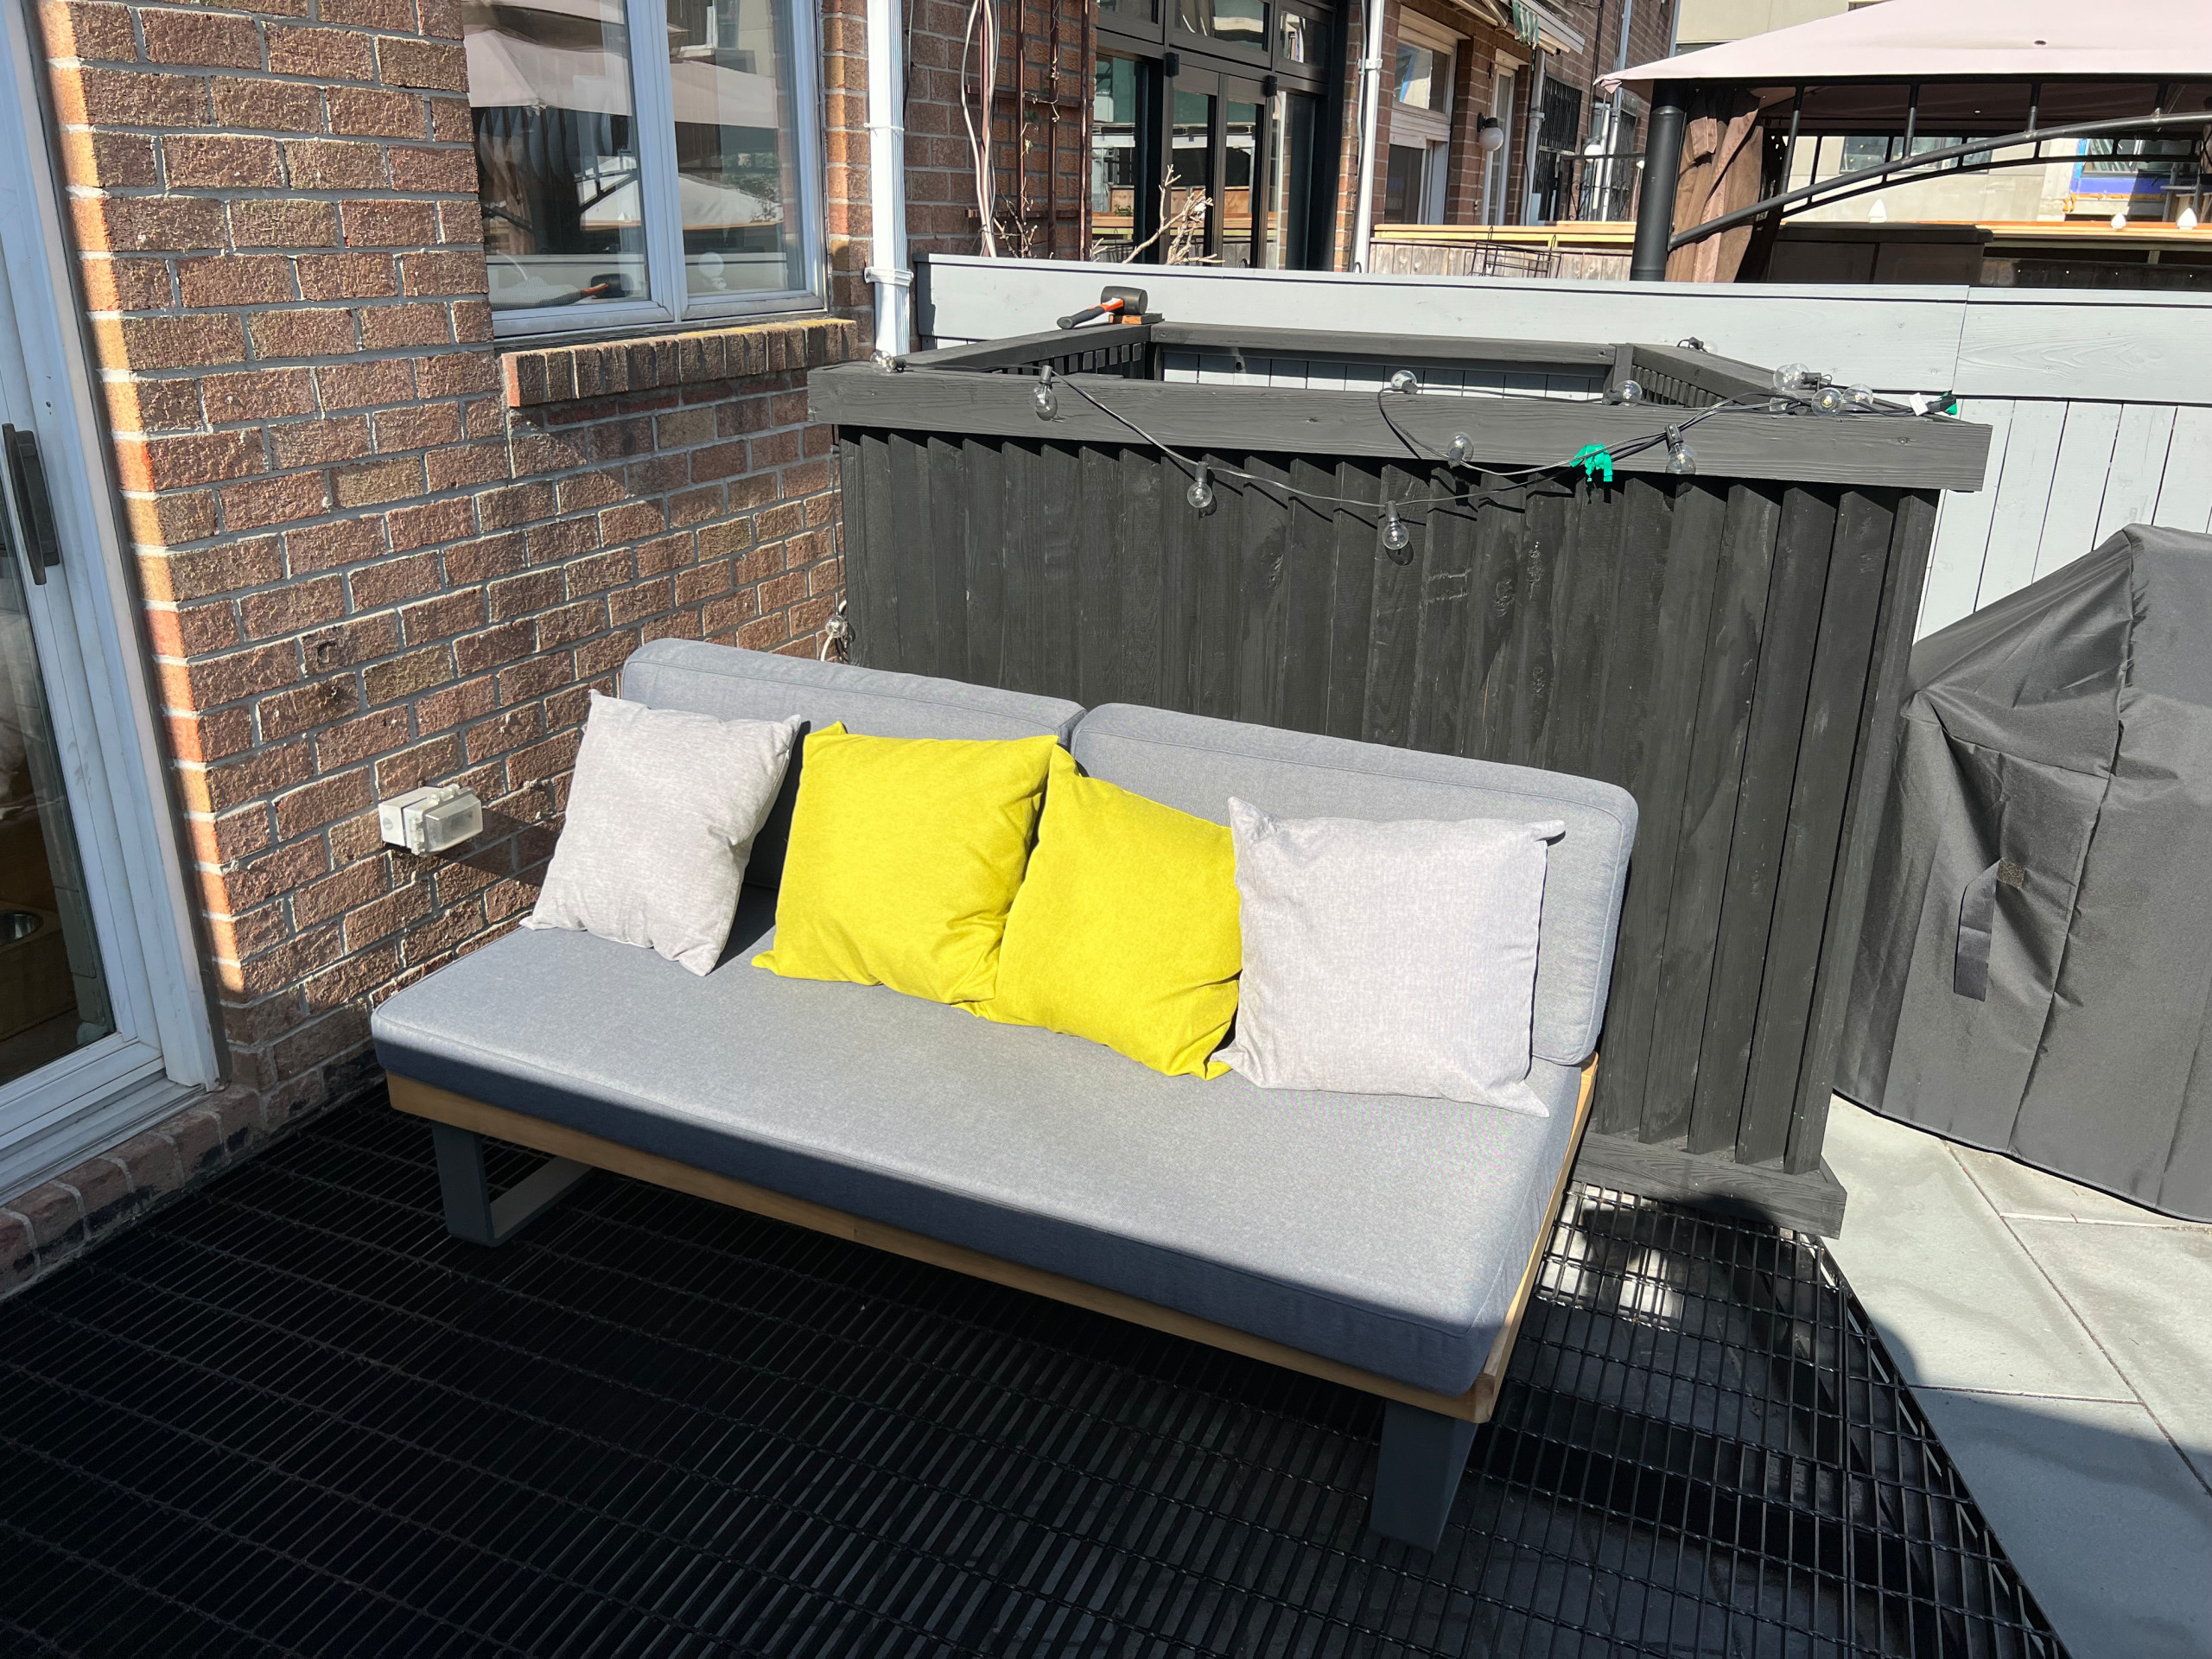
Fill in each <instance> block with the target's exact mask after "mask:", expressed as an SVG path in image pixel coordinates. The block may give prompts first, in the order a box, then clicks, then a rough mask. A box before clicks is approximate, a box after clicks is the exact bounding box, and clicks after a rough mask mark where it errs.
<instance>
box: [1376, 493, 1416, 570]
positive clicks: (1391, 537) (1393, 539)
mask: <svg viewBox="0 0 2212 1659" xmlns="http://www.w3.org/2000/svg"><path fill="white" fill-rule="evenodd" d="M1413 539H1414V533H1413V531H1411V530H1409V529H1408V528H1407V525H1406V521H1405V520H1404V519H1402V518H1399V517H1398V509H1397V507H1396V506H1395V505H1391V506H1388V507H1385V508H1384V509H1383V546H1384V547H1385V548H1386V549H1388V550H1389V551H1390V552H1391V553H1392V554H1398V553H1402V552H1404V551H1405V550H1406V549H1408V547H1410V546H1412V545H1413ZM1399 563H1404V561H1403V560H1400V561H1399Z"/></svg>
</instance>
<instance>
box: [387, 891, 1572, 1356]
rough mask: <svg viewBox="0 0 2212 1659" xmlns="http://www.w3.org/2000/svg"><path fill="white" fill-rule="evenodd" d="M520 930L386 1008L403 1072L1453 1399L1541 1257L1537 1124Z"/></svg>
mask: <svg viewBox="0 0 2212 1659" xmlns="http://www.w3.org/2000/svg"><path fill="white" fill-rule="evenodd" d="M772 906H773V899H772V895H771V894H768V893H763V892H760V891H759V890H757V889H748V890H747V894H746V896H745V898H744V899H743V900H742V901H741V905H740V908H739V912H738V920H737V925H736V926H734V928H733V929H732V930H731V933H730V940H731V949H730V950H729V951H728V954H727V955H726V956H725V958H724V960H723V963H722V965H721V967H719V968H717V969H715V972H713V973H711V974H709V975H708V976H705V977H704V978H700V977H697V976H694V975H691V974H688V973H686V972H684V971H683V969H682V968H680V967H677V965H676V964H674V963H669V962H664V961H663V960H662V959H661V958H660V957H657V956H655V955H654V954H653V953H652V951H650V950H639V949H636V948H635V947H632V946H628V945H622V944H610V943H608V942H607V941H605V940H602V939H597V938H592V937H591V936H589V935H588V934H583V933H573V932H565V931H563V932H518V933H514V934H511V935H509V936H508V937H507V938H504V939H501V940H499V942H498V943H497V944H492V945H490V946H487V947H486V949H484V950H479V951H477V952H475V953H474V955H471V956H468V957H464V958H462V959H461V961H459V962H457V963H453V964H452V965H451V966H449V967H447V968H445V969H441V970H440V971H439V972H437V973H435V974H434V975H432V976H429V978H427V979H425V980H423V981H422V982H419V983H417V984H416V985H413V986H411V987H410V988H407V989H406V990H404V991H402V992H400V993H399V994H398V995H396V996H394V997H392V998H391V1000H390V1001H386V1002H385V1004H384V1006H383V1007H380V1008H379V1009H378V1010H377V1013H376V1016H375V1020H374V1029H375V1034H376V1043H377V1052H378V1056H379V1057H380V1058H382V1060H383V1062H384V1064H385V1065H386V1066H387V1067H389V1068H390V1069H391V1071H394V1072H397V1073H398V1074H399V1075H401V1076H403V1077H413V1078H416V1079H419V1080H420V1081H422V1082H424V1083H429V1084H435V1085H437V1086H439V1087H441V1088H444V1089H450V1090H454V1091H455V1092H457V1093H459V1094H462V1095H467V1096H473V1097H474V1098H476V1099H479V1100H483V1101H486V1102H489V1103H492V1104H493V1105H496V1106H503V1107H506V1108H508V1109H512V1110H514V1111H518V1112H521V1113H524V1114H527V1115H529V1116H532V1117H537V1118H541V1119H543V1120H545V1121H547V1122H555V1123H561V1124H565V1125H568V1126H569V1127H570V1128H576V1129H581V1130H583V1131H585V1132H586V1133H588V1134H591V1135H599V1136H601V1137H603V1138H605V1139H607V1140H609V1141H618V1142H620V1143H621V1144H622V1145H625V1146H628V1147H635V1148H638V1149H639V1150H641V1151H645V1152H649V1153H654V1154H659V1155H660V1156H663V1157H666V1158H671V1159H674V1160H677V1161H678V1162H681V1163H684V1164H689V1165H691V1166H695V1167H697V1168H700V1169H705V1170H711V1171H715V1172H718V1173H721V1174H725V1175H728V1176H732V1177H734V1178H736V1179H741V1180H746V1181H751V1182H753V1183H755V1184H757V1185H762V1186H766V1187H770V1188H772V1189H774V1190H775V1191H777V1192H785V1193H789V1194H791V1195H793V1196H795V1197H798V1198H808V1199H811V1200H813V1201H815V1202H817V1203H819V1204H824V1205H831V1206H833V1207H834V1208H836V1209H839V1210H842V1211H849V1212H851V1213H854V1214H857V1215H861V1216H865V1217H871V1218H874V1219H875V1220H879V1221H882V1222H886V1223H889V1224H893V1225H894V1226H899V1227H903V1228H906V1229H907V1230H911V1231H913V1232H918V1233H924V1234H927V1235H929V1236H932V1237H936V1238H940V1239H945V1240H949V1241H950V1242H952V1243H958V1244H964V1245H967V1246H969V1247H970V1248H971V1249H978V1250H982V1251H985V1252H987V1253H988V1254H990V1255H995V1256H1000V1257H1003V1258H1005V1259H1007V1260H1010V1261H1014V1262H1025V1263H1027V1264H1028V1265H1030V1266H1033V1267H1037V1268H1045V1269H1047V1270H1049V1271H1051V1272H1054V1273H1059V1274H1067V1275H1068V1276H1070V1277H1072V1278H1075V1279H1079V1280H1082V1281H1086V1282H1088V1283H1091V1284H1096V1285H1102V1286H1105V1287H1109V1288H1112V1289H1115V1290H1120V1291H1123V1292H1126V1293H1128V1294H1131V1295H1134V1296H1138V1297H1141V1298H1142V1299H1144V1300H1147V1301H1149V1302H1154V1303H1158V1304H1160V1305H1162V1306H1168V1307H1173V1308H1179V1309H1182V1310H1184V1311H1185V1312H1186V1313H1194V1314H1197V1315H1198V1316H1199V1317H1201V1318H1204V1319H1212V1320H1215V1321H1217V1322H1218V1323H1220V1324H1224V1325H1233V1326H1236V1327H1237V1328H1239V1329H1241V1330H1245V1331H1249V1332H1255V1333H1256V1334H1258V1335H1261V1336H1264V1337H1268V1338H1274V1340H1276V1341H1278V1342H1282V1343H1286V1344H1289V1345H1290V1346H1292V1347H1294V1348H1297V1349H1300V1350H1303V1351H1306V1352H1310V1353H1314V1354H1319V1355H1323V1356H1325V1357H1329V1358H1332V1359H1337V1360H1341V1361H1343V1362H1344V1363H1347V1364H1350V1365H1354V1366H1357V1367H1359V1368H1360V1369H1362V1370H1369V1371H1376V1372H1380V1373H1382V1374H1383V1375H1384V1376H1391V1377H1396V1378H1399V1379H1401V1380H1402V1381H1404V1382H1407V1383H1414V1384H1416V1385H1418V1386H1420V1387H1422V1388H1426V1389H1438V1390H1440V1391H1443V1392H1446V1393H1452V1394H1456V1393H1459V1392H1461V1391H1463V1390H1465V1389H1466V1388H1468V1387H1469V1386H1470V1385H1471V1383H1472V1382H1473V1380H1474V1377H1475V1375H1476V1373H1477V1372H1478V1370H1480V1369H1481V1367H1482V1364H1483V1361H1484V1358H1485V1357H1486V1356H1487V1355H1488V1353H1489V1351H1490V1348H1491V1342H1492V1341H1493V1340H1494V1339H1495V1338H1496V1337H1497V1333H1498V1331H1499V1329H1500V1327H1501V1325H1503V1321H1504V1319H1505V1317H1506V1314H1507V1311H1508V1309H1509V1307H1510V1304H1511V1302H1512V1300H1513V1295H1514V1292H1515V1290H1516V1287H1517V1286H1518V1284H1519V1281H1520V1278H1521V1274H1522V1270H1523V1268H1525V1267H1526V1265H1527V1263H1528V1259H1529V1251H1530V1249H1531V1247H1532V1246H1533V1245H1534V1244H1535V1240H1536V1237H1537V1234H1538V1231H1539V1230H1540V1229H1541V1225H1542V1223H1543V1217H1544V1215H1545V1212H1546V1211H1547V1209H1548V1205H1549V1203H1550V1198H1551V1192H1552V1188H1553V1185H1554V1182H1555V1181H1556V1179H1558V1176H1559V1172H1560V1166H1561V1164H1562V1162H1563V1161H1564V1160H1565V1158H1566V1155H1567V1145H1568V1141H1569V1138H1570V1136H1571V1135H1572V1133H1573V1122H1574V1113H1573V1106H1574V1101H1575V1087H1576V1082H1577V1077H1576V1074H1575V1072H1573V1071H1571V1070H1567V1069H1566V1068H1564V1067H1560V1066H1554V1065H1546V1064H1543V1063H1541V1062H1539V1063H1538V1065H1537V1066H1536V1069H1535V1077H1534V1078H1533V1081H1534V1083H1535V1085H1536V1087H1537V1088H1538V1089H1539V1090H1541V1092H1542V1093H1543V1095H1544V1096H1545V1097H1546V1100H1547V1103H1548V1105H1549V1106H1550V1108H1551V1116H1549V1117H1548V1118H1535V1117H1528V1116H1520V1115H1518V1114H1516V1113H1512V1112H1504V1111H1499V1110H1497V1109H1493V1108H1490V1107H1483V1106H1468V1105H1460V1104H1456V1103H1452V1102H1448V1101H1437V1100H1408V1099H1397V1098H1392V1097H1389V1096H1372V1095H1368V1096H1351V1095H1325V1094H1306V1093H1268V1092H1266V1091H1264V1090H1258V1089H1255V1088H1254V1087H1252V1086H1251V1085H1250V1084H1248V1083H1246V1082H1245V1081H1244V1080H1243V1078H1241V1077H1234V1076H1231V1077H1224V1078H1220V1079H1217V1080H1216V1081H1212V1082H1202V1081H1199V1080H1198V1079H1196V1078H1191V1077H1161V1076H1160V1075H1159V1074H1158V1073H1156V1072H1154V1071H1148V1070H1147V1069H1146V1068H1145V1067H1143V1066H1141V1065H1131V1064H1130V1063H1129V1062H1128V1060H1125V1059H1123V1058H1121V1057H1120V1056H1118V1055H1116V1054H1114V1053H1112V1052H1109V1051H1108V1050H1107V1049H1104V1048H1103V1047H1100V1046H1097V1045H1096V1044H1093V1043H1088V1042H1085V1041H1084V1040H1082V1039H1078V1038H1072V1037H1064V1036H1060V1035H1058V1034H1056V1033H1051V1032H1045V1031H1039V1030H1033V1029H1026V1028H1020V1027H1006V1026H995V1025H991V1024H989V1023H988V1022H986V1021H984V1020H978V1019H976V1018H975V1017H974V1016H973V1015H971V1014H967V1013H965V1012H963V1011H962V1010H960V1009H957V1008H951V1007H943V1006H941V1005H939V1004H937V1003H932V1002H925V1001H917V1000H915V999H913V998H910V997H903V996H900V995H897V994H896V993H894V992H892V991H887V990H884V989H882V988H876V987H861V986H856V985H836V984H818V983H814V982H805V981H798V980H785V979H779V978H777V977H776V976H773V975H772V974H768V973H765V972H762V971H760V970H759V969H754V968H753V967H751V966H749V965H748V964H747V960H746V959H747V957H749V956H750V955H751V954H752V952H753V950H756V949H758V948H760V944H763V943H765V940H764V938H763V936H764V935H765V934H766V931H768V928H769V925H770V922H771V920H772Z"/></svg>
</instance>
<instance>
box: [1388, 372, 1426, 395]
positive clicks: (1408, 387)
mask: <svg viewBox="0 0 2212 1659" xmlns="http://www.w3.org/2000/svg"><path fill="white" fill-rule="evenodd" d="M1390 390H1391V391H1402V392H1406V393H1408V394H1411V393H1413V392H1416V391H1420V390H1421V377H1420V376H1419V375H1417V374H1415V373H1414V372H1413V371H1412V370H1411V369H1400V370H1399V371H1398V372H1396V373H1395V374H1394V375H1392V376H1391V377H1390Z"/></svg>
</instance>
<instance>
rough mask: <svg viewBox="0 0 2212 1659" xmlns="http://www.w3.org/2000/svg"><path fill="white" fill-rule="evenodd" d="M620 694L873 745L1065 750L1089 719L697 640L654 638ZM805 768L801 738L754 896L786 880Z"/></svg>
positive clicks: (1074, 709)
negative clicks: (795, 722)
mask: <svg viewBox="0 0 2212 1659" xmlns="http://www.w3.org/2000/svg"><path fill="white" fill-rule="evenodd" d="M621 691H622V695H623V696H625V697H626V698H627V699H628V700H629V701H631V702H642V703H644V704H645V705H646V706H647V707H648V708H652V709H690V710H691V711H693V712H694V713H696V714H702V715H714V716H715V718H716V719H719V720H789V719H791V717H792V716H793V715H797V716H798V718H799V719H801V720H803V721H805V722H806V725H807V728H808V729H812V728H815V727H817V726H828V725H830V724H831V723H833V722H835V721H841V720H842V721H844V722H845V728H846V729H847V730H848V731H854V732H864V733H866V734H868V735H869V736H870V737H1038V736H1042V735H1047V734H1049V735H1051V736H1053V737H1057V738H1058V739H1059V740H1060V741H1062V742H1064V743H1065V741H1067V737H1068V734H1069V733H1070V732H1071V731H1073V730H1074V729H1075V723H1076V721H1077V719H1078V718H1080V717H1081V715H1082V714H1083V709H1081V707H1080V706H1078V705H1077V704H1075V703H1072V702H1062V701H1061V700H1060V699H1058V697H1033V696H1025V695H1024V694H1022V693H1021V692H1019V691H995V690H991V689H990V688H989V687H988V686H981V685H965V684H963V683H961V682H959V681H957V680H932V679H925V677H922V676H921V675H918V674H893V673H888V672H887V671H884V670H882V669H877V668H855V667H852V666H851V665H849V664H844V663H817V662H816V661H814V660H813V659H812V658H806V657H776V656H771V655H770V654H769V653H767V652H760V651H741V650H739V649H738V648H737V647H736V646H734V645H704V644H702V643H701V642H700V641H698V640H696V639H656V640H654V641H653V642H652V644H651V645H644V646H641V647H639V650H638V651H636V652H633V653H632V656H631V658H630V660H629V661H628V662H627V663H626V664H623V666H622V684H621ZM805 764H806V745H805V742H804V738H802V740H801V741H800V744H799V747H798V748H797V749H796V750H795V751H794V752H793V753H792V755H791V768H790V770H789V771H788V772H786V773H785V776H784V786H783V789H782V791H781V792H780V793H779V795H778V796H777V798H776V804H775V806H774V808H773V809H772V810H771V811H770V812H769V814H768V820H767V822H766V823H764V824H762V825H761V826H760V834H759V835H758V836H755V837H754V838H753V857H752V861H750V862H749V863H747V866H746V868H745V880H746V884H747V886H748V887H774V886H776V885H777V883H778V882H779V881H781V880H783V874H784V847H785V842H787V841H788V840H789V839H790V836H791V804H792V803H793V802H794V801H796V800H797V799H798V780H799V773H800V772H801V771H802V769H803V768H804V766H805Z"/></svg>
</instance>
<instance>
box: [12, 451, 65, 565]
mask: <svg viewBox="0 0 2212 1659" xmlns="http://www.w3.org/2000/svg"><path fill="white" fill-rule="evenodd" d="M0 449H4V450H5V451H6V452H7V456H8V483H9V486H10V491H11V493H13V494H14V496H15V498H16V518H17V521H18V522H19V523H21V524H22V527H23V533H24V534H25V536H26V537H28V538H29V543H28V545H26V546H25V547H24V549H23V563H25V564H27V565H29V567H30V572H31V580H32V581H33V582H37V583H38V584H39V585H40V586H41V587H44V586H45V585H46V573H47V572H48V570H50V569H53V568H54V566H55V565H57V564H60V563H61V538H60V537H58V536H57V535H55V534H54V500H53V498H52V497H50V496H48V494H47V493H46V465H45V463H44V462H43V461H41V460H40V459H39V454H38V435H37V434H36V433H35V432H19V431H17V430H16V429H15V428H14V427H12V426H6V425H0Z"/></svg>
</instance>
